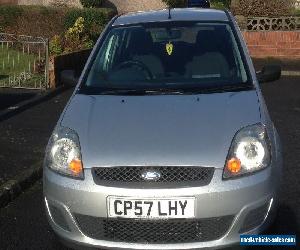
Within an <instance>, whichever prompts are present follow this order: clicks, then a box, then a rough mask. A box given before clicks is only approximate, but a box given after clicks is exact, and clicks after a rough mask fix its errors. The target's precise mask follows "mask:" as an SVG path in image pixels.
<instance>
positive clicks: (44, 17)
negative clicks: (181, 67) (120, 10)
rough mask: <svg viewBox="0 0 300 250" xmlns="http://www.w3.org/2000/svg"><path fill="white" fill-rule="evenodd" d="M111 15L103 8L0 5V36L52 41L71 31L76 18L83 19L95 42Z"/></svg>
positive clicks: (110, 12) (113, 12) (110, 11)
mask: <svg viewBox="0 0 300 250" xmlns="http://www.w3.org/2000/svg"><path fill="white" fill-rule="evenodd" d="M115 14H116V13H115V10H113V9H106V8H96V9H94V8H93V9H87V8H86V9H75V8H56V7H45V6H13V5H0V30H1V32H4V33H12V34H21V35H29V36H40V37H44V38H49V39H52V38H53V37H54V36H55V35H60V34H63V33H64V32H65V31H66V30H68V29H69V28H70V27H72V26H73V25H74V23H75V21H76V20H77V19H78V18H79V17H83V18H84V19H85V26H86V27H87V30H88V32H89V36H90V38H91V39H93V40H96V39H97V38H98V36H99V34H100V33H101V31H102V29H103V27H104V26H105V25H106V23H107V22H108V21H109V20H110V19H111V18H112V17H113V16H114V15H115Z"/></svg>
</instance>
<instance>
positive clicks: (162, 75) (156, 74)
mask: <svg viewBox="0 0 300 250" xmlns="http://www.w3.org/2000/svg"><path fill="white" fill-rule="evenodd" d="M247 81H248V77H247V73H246V70H245V66H244V63H243V60H242V57H241V53H240V51H239V47H238V44H237V42H236V40H235V37H234V35H233V32H232V30H231V27H230V25H228V24H227V23H189V22H183V23H172V22H165V23H157V24H155V23H152V24H141V25H136V26H127V27H115V28H112V29H111V30H110V32H109V33H108V35H106V38H105V40H104V42H103V43H102V45H101V46H100V49H99V51H98V53H97V56H96V57H95V59H94V62H93V65H92V67H91V68H90V71H89V73H88V76H87V78H86V82H85V83H84V85H85V87H87V88H88V87H91V88H101V89H137V88H141V89H154V88H159V89H164V88H166V89H168V88H172V89H176V88H180V89H184V88H188V87H194V88H199V89H201V88H207V87H223V86H226V85H230V86H232V85H235V84H236V85H238V84H243V83H247Z"/></svg>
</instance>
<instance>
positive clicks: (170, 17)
mask: <svg viewBox="0 0 300 250" xmlns="http://www.w3.org/2000/svg"><path fill="white" fill-rule="evenodd" d="M171 9H172V8H171V7H169V19H172V16H171Z"/></svg>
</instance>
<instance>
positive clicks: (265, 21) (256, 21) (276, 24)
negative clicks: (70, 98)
mask: <svg viewBox="0 0 300 250" xmlns="http://www.w3.org/2000/svg"><path fill="white" fill-rule="evenodd" d="M299 29H300V17H297V16H291V17H278V18H270V17H250V18H247V30H250V31H278V30H289V31H290V30H299Z"/></svg>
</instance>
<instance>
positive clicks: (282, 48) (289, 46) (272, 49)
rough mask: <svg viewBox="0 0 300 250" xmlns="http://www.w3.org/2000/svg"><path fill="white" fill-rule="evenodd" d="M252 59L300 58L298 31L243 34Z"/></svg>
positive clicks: (299, 34) (299, 32) (299, 36)
mask: <svg viewBox="0 0 300 250" xmlns="http://www.w3.org/2000/svg"><path fill="white" fill-rule="evenodd" d="M243 35H244V38H245V40H246V43H247V45H248V48H249V51H250V54H251V56H252V57H258V58H261V57H287V58H300V31H266V32H262V31H260V32H253V31H250V32H246V31H245V32H243Z"/></svg>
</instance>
